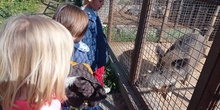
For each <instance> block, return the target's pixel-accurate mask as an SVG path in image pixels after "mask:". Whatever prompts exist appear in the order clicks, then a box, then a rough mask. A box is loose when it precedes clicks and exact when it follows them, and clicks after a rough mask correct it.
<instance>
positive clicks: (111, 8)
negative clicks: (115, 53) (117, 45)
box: [107, 0, 114, 42]
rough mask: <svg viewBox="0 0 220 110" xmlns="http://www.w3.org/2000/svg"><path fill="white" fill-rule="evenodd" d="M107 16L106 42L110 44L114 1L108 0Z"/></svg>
mask: <svg viewBox="0 0 220 110" xmlns="http://www.w3.org/2000/svg"><path fill="white" fill-rule="evenodd" d="M109 2H110V3H109V16H108V34H107V40H108V42H111V36H112V21H113V4H114V0H109Z"/></svg>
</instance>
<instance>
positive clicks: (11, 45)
mask: <svg viewBox="0 0 220 110" xmlns="http://www.w3.org/2000/svg"><path fill="white" fill-rule="evenodd" d="M72 46H73V41H72V36H71V34H70V32H69V31H68V30H67V29H66V28H65V27H64V26H62V25H61V24H60V23H58V22H56V21H54V20H51V19H47V18H44V17H41V16H37V15H29V16H25V15H20V16H16V17H14V18H12V19H10V20H9V21H8V22H7V23H6V25H5V26H4V28H3V29H2V32H1V34H0V97H1V99H2V102H1V106H2V108H3V109H4V110H32V109H33V110H61V101H64V100H66V95H65V79H66V78H67V75H68V73H69V70H70V64H69V61H70V58H71V55H72V50H73V47H72Z"/></svg>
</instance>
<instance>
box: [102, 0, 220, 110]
mask: <svg viewBox="0 0 220 110" xmlns="http://www.w3.org/2000/svg"><path fill="white" fill-rule="evenodd" d="M105 2H106V3H105V4H106V5H107V6H104V8H102V9H101V11H100V12H99V13H98V14H99V16H100V17H101V20H102V21H103V25H104V26H106V27H104V30H105V32H106V35H108V40H109V46H110V48H111V50H112V51H113V53H114V55H115V56H116V58H117V60H118V61H119V63H120V64H121V66H122V67H123V68H122V69H123V70H125V72H126V73H125V74H126V76H127V77H125V78H126V79H127V80H128V81H130V83H131V84H133V86H135V87H136V88H137V90H138V91H139V93H140V95H141V97H142V98H143V101H144V102H145V103H146V105H147V106H148V107H149V108H151V109H187V108H188V106H189V103H190V100H191V98H192V96H193V93H194V90H195V87H196V86H197V85H196V84H197V82H198V79H199V77H200V75H201V72H202V70H203V66H204V64H205V62H206V58H207V55H208V53H209V50H210V48H211V46H212V43H213V40H214V39H215V37H214V36H215V35H216V32H217V30H218V26H219V20H220V19H219V17H220V16H219V15H220V14H219V6H218V5H213V4H207V3H205V2H200V1H196V0H146V1H143V0H110V1H105ZM198 86H202V85H198ZM215 109H217V110H218V109H219V103H217V105H216V108H215Z"/></svg>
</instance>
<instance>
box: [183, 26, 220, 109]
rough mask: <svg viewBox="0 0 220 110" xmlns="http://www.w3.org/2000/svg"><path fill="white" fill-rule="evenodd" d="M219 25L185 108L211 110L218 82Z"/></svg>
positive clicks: (219, 81) (219, 62)
mask: <svg viewBox="0 0 220 110" xmlns="http://www.w3.org/2000/svg"><path fill="white" fill-rule="evenodd" d="M219 36H220V26H219V28H218V31H217V33H216V35H215V38H214V41H213V44H212V48H211V49H210V52H209V54H208V56H207V59H206V62H205V64H204V66H203V69H202V72H201V75H200V77H199V79H198V82H197V85H196V87H195V90H194V92H193V95H192V98H191V100H190V103H189V106H188V108H187V110H213V109H212V108H214V107H211V106H212V103H215V102H216V101H218V100H216V91H217V89H218V87H219V84H220V80H219V78H220V74H219V73H220V69H219V68H220V48H219V47H220V43H219V40H220V37H219Z"/></svg>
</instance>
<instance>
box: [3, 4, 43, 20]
mask: <svg viewBox="0 0 220 110" xmlns="http://www.w3.org/2000/svg"><path fill="white" fill-rule="evenodd" d="M40 6H41V2H40V0H8V1H7V2H0V24H1V23H2V22H3V21H4V19H7V18H9V17H11V16H13V15H17V14H21V13H24V14H27V13H28V14H34V13H37V12H38V11H39V9H40Z"/></svg>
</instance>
